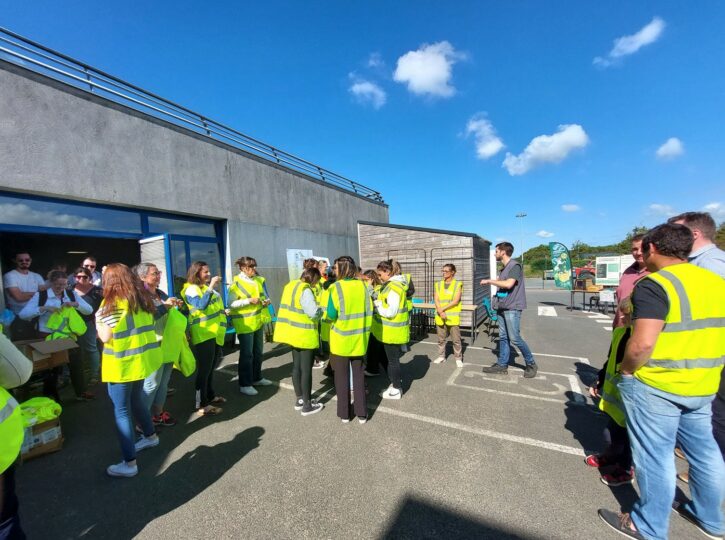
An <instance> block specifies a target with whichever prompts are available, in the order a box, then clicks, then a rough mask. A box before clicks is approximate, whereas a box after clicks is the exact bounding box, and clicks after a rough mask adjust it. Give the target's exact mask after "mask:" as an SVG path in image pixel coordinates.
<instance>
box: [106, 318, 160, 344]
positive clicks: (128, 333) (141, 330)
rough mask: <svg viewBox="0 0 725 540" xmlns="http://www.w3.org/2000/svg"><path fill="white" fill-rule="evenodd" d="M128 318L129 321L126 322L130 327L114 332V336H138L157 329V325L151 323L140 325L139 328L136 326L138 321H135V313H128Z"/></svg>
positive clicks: (119, 337)
mask: <svg viewBox="0 0 725 540" xmlns="http://www.w3.org/2000/svg"><path fill="white" fill-rule="evenodd" d="M126 319H127V320H128V322H127V323H126V324H127V326H128V328H127V329H126V330H123V331H121V332H116V333H115V334H113V337H114V338H117V339H121V338H127V337H130V336H137V335H139V334H142V333H144V332H150V331H152V330H155V329H156V327H155V326H154V325H153V324H149V325H146V326H139V327H138V328H136V326H135V324H136V323H135V322H134V320H133V315H131V314H128V315H126Z"/></svg>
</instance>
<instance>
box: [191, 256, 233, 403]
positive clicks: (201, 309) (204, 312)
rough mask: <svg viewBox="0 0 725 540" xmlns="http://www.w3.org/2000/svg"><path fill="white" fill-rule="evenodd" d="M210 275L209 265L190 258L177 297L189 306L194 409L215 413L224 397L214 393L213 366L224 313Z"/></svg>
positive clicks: (220, 342)
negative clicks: (193, 374) (194, 394)
mask: <svg viewBox="0 0 725 540" xmlns="http://www.w3.org/2000/svg"><path fill="white" fill-rule="evenodd" d="M221 279H222V278H220V277H219V276H214V277H212V275H211V272H210V271H209V265H208V264H207V263H206V262H204V261H194V262H193V263H192V265H191V266H190V267H189V272H188V273H187V275H186V283H185V284H184V286H183V287H182V289H181V297H182V298H183V300H184V302H186V305H187V307H188V308H189V329H190V332H191V346H192V350H193V351H194V356H195V357H196V366H197V367H196V411H197V413H198V414H199V415H202V416H204V415H212V414H219V413H220V412H222V410H221V409H220V408H219V407H215V405H217V404H220V403H225V402H226V399H224V398H223V397H221V396H217V395H216V394H215V393H214V386H213V379H214V369H215V368H216V366H217V365H219V362H221V358H222V345H223V344H224V335H225V334H226V331H227V317H226V313H225V312H224V303H223V302H222V297H221V296H220V295H219V293H218V292H217V291H216V290H215V289H216V287H218V286H219V283H220V282H221Z"/></svg>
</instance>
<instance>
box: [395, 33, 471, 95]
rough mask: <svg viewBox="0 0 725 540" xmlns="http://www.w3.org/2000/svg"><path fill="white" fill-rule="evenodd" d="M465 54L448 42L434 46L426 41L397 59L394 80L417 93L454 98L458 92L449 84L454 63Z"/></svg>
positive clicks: (441, 42) (434, 44)
mask: <svg viewBox="0 0 725 540" xmlns="http://www.w3.org/2000/svg"><path fill="white" fill-rule="evenodd" d="M465 57H466V55H465V54H463V53H461V52H458V51H456V50H455V49H454V48H453V45H451V44H450V43H448V42H447V41H440V42H438V43H433V44H432V45H429V44H427V43H424V44H423V45H421V46H420V48H419V49H418V50H416V51H409V52H407V53H405V54H404V55H403V56H401V57H400V58H398V64H397V67H396V68H395V73H393V79H394V80H395V81H396V82H399V83H404V84H406V85H407V86H408V90H410V91H411V92H413V93H414V94H418V95H423V96H425V95H428V96H436V97H451V96H452V95H453V94H455V93H456V89H455V88H454V87H453V85H452V84H450V82H451V77H452V75H453V64H455V63H456V62H457V61H459V60H462V59H464V58H465Z"/></svg>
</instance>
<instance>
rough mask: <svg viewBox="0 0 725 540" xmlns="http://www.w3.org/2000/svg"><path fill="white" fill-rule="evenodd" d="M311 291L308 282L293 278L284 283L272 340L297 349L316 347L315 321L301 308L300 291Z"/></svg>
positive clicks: (318, 344)
mask: <svg viewBox="0 0 725 540" xmlns="http://www.w3.org/2000/svg"><path fill="white" fill-rule="evenodd" d="M306 290H309V291H311V290H312V289H311V287H310V284H309V283H305V282H304V281H300V280H299V279H294V280H292V281H290V282H289V283H288V284H287V285H285V288H284V290H283V291H282V300H281V303H280V305H279V313H278V314H277V324H276V325H275V327H274V337H273V341H275V342H277V343H286V344H287V345H292V346H293V347H297V348H299V349H316V348H317V347H319V346H320V340H319V338H318V336H317V323H316V322H315V321H313V320H312V319H310V318H309V317H308V316H307V314H306V313H305V310H304V309H302V302H301V299H302V293H303V292H305V291H306Z"/></svg>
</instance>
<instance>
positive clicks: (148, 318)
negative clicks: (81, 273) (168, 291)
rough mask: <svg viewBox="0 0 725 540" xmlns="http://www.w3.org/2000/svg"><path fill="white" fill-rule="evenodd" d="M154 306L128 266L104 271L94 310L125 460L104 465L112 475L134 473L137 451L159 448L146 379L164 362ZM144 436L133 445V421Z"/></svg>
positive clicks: (104, 378) (103, 377) (103, 376)
mask: <svg viewBox="0 0 725 540" xmlns="http://www.w3.org/2000/svg"><path fill="white" fill-rule="evenodd" d="M155 313H156V307H155V306H154V302H153V300H152V298H151V295H150V294H149V292H148V291H147V290H146V289H145V288H144V286H143V283H142V282H141V280H139V279H138V278H137V277H136V276H135V275H134V274H133V273H132V272H131V270H130V269H129V268H128V267H127V266H126V265H125V264H119V263H114V264H109V265H108V266H107V267H106V271H105V272H104V274H103V302H102V303H101V307H100V309H99V310H98V312H97V313H96V328H97V329H98V337H99V338H100V339H101V341H102V342H103V343H104V347H103V362H102V366H101V380H102V381H103V382H106V383H108V395H109V396H110V398H111V401H112V402H113V411H114V415H115V417H116V429H117V432H118V439H119V442H120V443H121V452H122V454H123V461H122V462H120V463H117V464H115V465H111V466H109V467H108V468H107V469H106V472H107V473H108V474H109V475H110V476H122V477H130V476H136V474H137V473H138V467H137V466H136V453H137V452H139V451H141V450H144V449H146V448H151V447H154V446H158V444H159V438H158V436H157V435H156V432H155V430H154V425H153V423H152V421H151V414H150V412H149V409H148V407H146V400H145V396H144V393H143V383H144V379H145V378H146V377H148V376H149V375H151V373H153V372H154V371H156V370H157V369H159V366H160V365H161V361H162V358H161V343H160V342H159V341H158V339H157V338H156V332H155V331H154V328H155V327H154V314H155ZM134 419H135V420H136V423H137V424H138V425H140V426H141V429H142V430H143V436H142V437H141V438H140V439H139V440H138V441H137V442H135V443H134V441H135V435H134V428H133V426H134V422H133V420H134Z"/></svg>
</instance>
